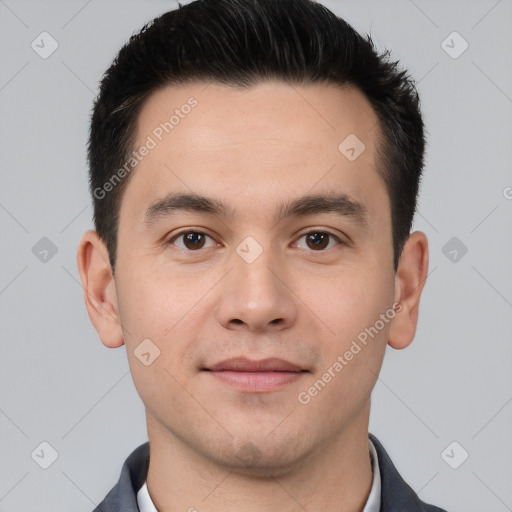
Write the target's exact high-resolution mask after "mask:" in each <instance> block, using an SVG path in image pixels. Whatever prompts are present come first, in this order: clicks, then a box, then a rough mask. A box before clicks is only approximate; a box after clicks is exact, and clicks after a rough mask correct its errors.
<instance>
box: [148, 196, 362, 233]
mask: <svg viewBox="0 0 512 512" xmlns="http://www.w3.org/2000/svg"><path fill="white" fill-rule="evenodd" d="M176 212H196V213H210V214H213V215H218V216H221V217H225V218H226V217H234V216H235V210H234V209H233V208H231V207H230V206H228V205H226V204H225V203H223V202H222V201H219V200H218V199H215V198H210V197H206V196H203V195H199V194H187V193H172V192H171V193H170V194H167V195H166V196H165V197H163V198H161V199H158V200H157V201H155V202H154V203H152V204H151V205H150V206H149V208H148V209H147V211H146V214H145V217H144V223H145V225H146V226H147V227H150V226H151V225H152V224H154V223H155V222H157V221H158V220H160V219H162V218H166V217H169V216H172V215H173V214H174V213H176ZM322 213H334V214H336V215H337V216H339V217H342V218H348V219H349V220H351V221H353V222H354V223H355V224H358V225H359V226H360V227H362V228H365V229H367V228H368V211H367V209H366V207H365V206H364V205H363V204H362V203H360V202H359V201H356V200H354V199H353V198H351V197H350V196H349V195H347V194H343V193H341V194H340V193H338V194H316V195H306V196H303V197H300V198H298V199H295V200H293V201H291V202H290V203H285V204H281V205H280V206H279V207H278V208H277V210H276V213H275V221H276V224H277V223H279V222H280V221H281V220H283V219H286V218H290V217H303V216H307V215H318V214H322Z"/></svg>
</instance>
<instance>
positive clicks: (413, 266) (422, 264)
mask: <svg viewBox="0 0 512 512" xmlns="http://www.w3.org/2000/svg"><path fill="white" fill-rule="evenodd" d="M427 273H428V240H427V237H426V235H425V234H424V233H422V232H421V231H415V232H414V233H411V234H410V235H409V238H408V239H407V241H406V243H405V246H404V250H403V251H402V254H401V256H400V261H399V264H398V269H397V271H396V275H395V302H396V303H399V304H400V307H398V308H397V313H396V315H395V317H394V318H393V321H392V322H391V327H390V330H389V335H388V344H389V345H390V346H391V347H393V348H395V349H403V348H406V347H408V346H409V345H410V344H411V342H412V340H413V339H414V335H415V333H416V325H417V323H418V313H419V303H420V297H421V292H422V291H423V287H424V286H425V281H426V279H427ZM398 310H399V311H398Z"/></svg>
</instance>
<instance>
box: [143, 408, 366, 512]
mask: <svg viewBox="0 0 512 512" xmlns="http://www.w3.org/2000/svg"><path fill="white" fill-rule="evenodd" d="M368 419H369V402H368V404H367V405H365V406H364V407H363V408H362V409H361V411H360V412H359V414H358V415H357V416H356V417H355V418H354V420H353V421H352V422H351V424H350V425H348V426H347V427H346V428H345V429H344V430H343V431H342V432H340V433H339V434H338V435H337V436H336V437H335V438H334V439H332V440H329V441H328V442H325V444H324V446H321V447H317V449H316V450H314V453H310V454H306V455H305V456H304V457H302V459H301V460H297V461H296V462H295V463H294V464H293V467H290V468H286V470H281V471H280V472H279V473H277V472H275V471H273V470H268V471H262V472H261V471H260V472H259V473H258V474H257V475H255V474H248V473H241V472H240V471H239V470H233V469H229V468H226V467H220V466H219V465H218V464H215V463H213V462H212V461H211V460H208V459H207V458H205V457H204V456H202V455H201V454H198V453H197V452H196V451H194V449H193V447H191V446H189V445H187V444H186V443H185V442H184V441H183V439H180V438H179V437H178V436H176V435H174V434H172V433H170V432H169V430H168V429H165V428H164V427H163V426H162V425H161V424H159V423H158V422H157V421H156V420H154V419H151V418H150V417H149V416H148V437H149V441H150V462H149V469H148V475H147V486H148V491H149V494H150V496H151V499H152V501H153V503H154V504H155V507H156V508H157V509H158V511H159V512H178V511H181V512H183V511H185V510H186V511H189V512H197V511H200V512H214V511H218V510H222V511H223V512H231V511H237V512H252V511H259V512H274V511H275V512H277V511H279V512H281V511H282V510H304V509H305V510H308V511H310V512H313V511H316V510H322V511H323V512H331V511H332V512H334V511H336V512H362V510H363V508H364V506H365V503H366V501H367V499H368V495H369V493H370V489H371V486H372V467H371V461H370V456H369V449H368Z"/></svg>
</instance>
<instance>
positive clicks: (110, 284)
mask: <svg viewBox="0 0 512 512" xmlns="http://www.w3.org/2000/svg"><path fill="white" fill-rule="evenodd" d="M76 260H77V265H78V271H79V273H80V279H81V281H82V287H83V290H84V300H85V306H86V308H87V312H88V313H89V318H90V319H91V322H92V324H93V325H94V328H95V329H96V331H97V332H98V335H99V337H100V339H101V341H102V343H103V344H104V345H105V346H106V347H110V348H115V347H119V346H121V345H123V344H124V338H123V331H122V328H121V324H120V319H119V313H118V307H117V293H116V285H115V281H114V277H113V275H112V267H111V266H110V261H109V256H108V250H107V248H106V245H105V243H104V242H103V240H102V239H101V238H100V237H99V236H98V234H97V233H96V231H93V230H89V231H86V232H85V233H84V234H83V235H82V238H81V239H80V243H79V245H78V251H77V255H76Z"/></svg>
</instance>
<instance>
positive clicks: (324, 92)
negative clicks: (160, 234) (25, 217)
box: [121, 82, 384, 216]
mask: <svg viewBox="0 0 512 512" xmlns="http://www.w3.org/2000/svg"><path fill="white" fill-rule="evenodd" d="M378 137H379V124H378V119H377V117H376V115H375V113H374V111H373V109H372V107H371V105H370V103H369V102H368V100H367V99H366V98H365V96H364V95H363V94H362V93H361V92H360V91H358V90H357V89H355V88H353V87H344V88H341V87H339V86H334V85H331V84H314V85H308V86H298V85H292V84H285V83H283V82H268V83H262V84H258V85H254V86H251V87H248V88H240V87H232V86H227V85H221V84H209V85H207V84H205V83H192V84H188V85H180V86H176V85H168V86H165V87H163V88H161V89H159V90H158V91H156V92H154V93H153V94H152V95H151V96H150V97H149V98H148V99H147V100H146V103H145V104H144V106H143V108H142V110H141V112H140V114H139V118H138V120H137V134H136V143H135V148H134V149H135V150H136V151H138V150H140V149H141V148H143V147H151V149H150V150H147V151H144V153H145V156H143V157H142V158H141V159H140V161H139V163H138V164H137V165H136V167H135V169H134V171H132V172H133V175H132V177H131V181H130V183H129V185H128V187H127V189H126V191H125V197H124V199H123V202H122V207H121V216H122V210H123V208H124V205H125V204H126V203H127V204H128V205H130V206H131V207H133V210H137V208H138V206H140V208H142V207H143V205H145V206H146V207H147V205H149V204H150V203H152V202H154V201H155V199H158V198H159V197H161V196H163V195H165V193H168V192H170V191H171V192H172V191H181V192H193V193H198V194H203V195H210V196H212V195H213V196H214V197H216V198H219V199H220V198H221V197H222V198H226V197H227V198H228V199H229V198H231V199H232V202H231V205H232V206H233V208H234V209H237V205H238V206H239V207H240V208H239V209H240V210H242V209H243V207H244V206H245V207H248V206H252V209H253V212H252V213H254V210H256V209H257V207H258V206H259V208H260V210H261V209H265V208H266V207H267V206H269V205H270V203H272V201H274V200H277V199H279V200H282V199H294V198H295V197H297V196H300V195H304V194H306V193H307V192H308V191H312V192H317V193H325V192H332V191H335V190H340V191H342V192H344V193H348V194H350V195H351V196H353V197H355V198H357V199H358V200H359V201H361V202H370V204H369V205H368V210H369V211H370V213H371V210H372V209H375V208H378V207H379V206H378V205H377V204H376V202H375V199H376V197H375V194H376V193H380V194H382V192H383V190H384V183H383V182H382V180H381V178H380V176H379V175H378V173H377V171H376V169H377V165H378V162H377V161H376V145H377V141H378ZM139 153H142V151H139ZM354 155H355V156H356V158H354ZM376 189H380V190H376ZM372 196H373V197H372ZM372 199H373V202H372ZM365 200H366V201H365ZM248 202H250V204H249V203H248ZM380 207H382V205H380ZM130 209H132V208H130ZM246 209H247V208H246ZM247 210H248V209H247ZM141 213H144V212H141Z"/></svg>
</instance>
